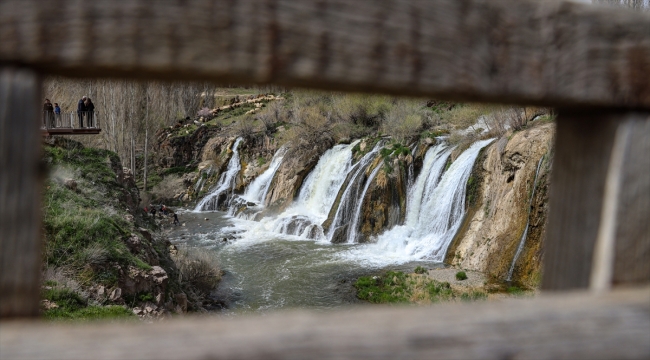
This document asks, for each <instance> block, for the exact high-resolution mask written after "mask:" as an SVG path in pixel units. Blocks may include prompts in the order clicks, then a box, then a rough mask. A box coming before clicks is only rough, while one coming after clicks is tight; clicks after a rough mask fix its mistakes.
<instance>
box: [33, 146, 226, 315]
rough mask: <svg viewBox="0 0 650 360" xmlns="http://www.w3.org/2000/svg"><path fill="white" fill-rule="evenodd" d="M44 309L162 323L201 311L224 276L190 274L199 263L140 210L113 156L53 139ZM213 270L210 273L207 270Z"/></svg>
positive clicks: (46, 217) (46, 197)
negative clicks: (174, 315) (176, 315)
mask: <svg viewBox="0 0 650 360" xmlns="http://www.w3.org/2000/svg"><path fill="white" fill-rule="evenodd" d="M45 162H46V163H47V164H48V166H49V169H50V171H49V176H48V178H47V180H46V187H45V192H44V207H43V208H44V233H45V254H44V257H45V258H44V265H43V267H44V268H43V270H44V278H45V281H44V286H43V298H44V300H43V310H44V314H45V316H46V317H47V318H52V319H58V318H63V319H70V318H71V319H74V318H106V317H109V318H112V317H130V316H133V314H135V315H139V316H140V317H163V316H169V315H170V314H172V313H179V314H180V313H184V312H186V311H202V310H203V307H204V304H205V305H206V306H209V305H211V301H210V299H209V298H208V296H207V295H208V294H209V291H210V289H209V288H207V289H206V286H205V284H204V283H206V282H207V283H209V287H214V286H215V284H216V282H217V281H218V278H219V277H220V275H221V274H220V270H218V269H216V268H212V269H210V271H211V272H210V271H204V272H203V273H201V276H207V277H208V278H209V279H207V281H206V280H205V279H204V280H202V281H203V283H201V279H198V277H197V275H196V274H193V273H192V271H194V270H196V269H195V268H196V267H197V266H195V265H193V266H190V267H192V269H188V266H187V264H191V263H192V262H195V263H196V264H202V265H205V266H208V265H211V264H210V263H209V260H206V259H197V258H193V257H192V255H188V254H189V253H188V252H187V251H183V250H182V249H181V250H180V251H179V249H177V248H176V247H174V246H172V245H171V243H170V242H169V241H167V240H165V238H164V236H162V235H161V233H160V232H159V231H158V229H159V226H160V222H161V221H163V222H166V221H169V220H168V219H155V218H151V217H150V216H149V215H147V214H145V213H144V212H143V211H142V210H141V209H140V208H139V207H138V205H139V201H140V198H139V191H138V188H137V187H136V186H135V182H134V181H133V177H132V176H131V174H130V173H129V171H128V169H124V168H123V167H122V164H121V162H120V159H119V158H118V157H117V155H116V154H115V153H113V152H111V151H108V150H100V149H94V148H88V147H84V146H83V145H81V144H80V143H78V142H75V141H71V140H66V139H60V138H53V139H49V140H48V141H47V143H46V144H45ZM208 268H209V266H208Z"/></svg>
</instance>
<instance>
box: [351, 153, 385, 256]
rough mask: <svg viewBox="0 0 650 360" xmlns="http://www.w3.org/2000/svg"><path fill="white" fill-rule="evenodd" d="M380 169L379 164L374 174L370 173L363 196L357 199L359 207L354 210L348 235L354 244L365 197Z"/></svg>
mask: <svg viewBox="0 0 650 360" xmlns="http://www.w3.org/2000/svg"><path fill="white" fill-rule="evenodd" d="M379 170H381V165H379V166H377V167H376V168H375V169H374V170H373V171H372V174H370V176H369V177H368V180H366V185H365V186H364V187H363V191H362V192H361V196H360V197H359V199H357V208H356V210H355V211H354V216H353V217H352V224H351V225H350V235H349V236H348V243H349V244H353V243H355V242H357V237H358V236H359V232H358V228H359V219H360V218H361V208H362V207H363V199H364V198H365V197H366V193H367V192H368V188H369V187H370V184H372V181H373V180H374V179H375V176H377V173H378V172H379Z"/></svg>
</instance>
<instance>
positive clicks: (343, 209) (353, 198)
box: [327, 141, 384, 242]
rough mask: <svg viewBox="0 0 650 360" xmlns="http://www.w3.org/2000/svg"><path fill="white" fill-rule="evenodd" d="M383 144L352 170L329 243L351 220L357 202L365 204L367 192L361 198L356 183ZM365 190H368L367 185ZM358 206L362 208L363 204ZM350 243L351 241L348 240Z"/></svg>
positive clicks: (378, 144) (380, 143)
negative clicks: (364, 198) (335, 233)
mask: <svg viewBox="0 0 650 360" xmlns="http://www.w3.org/2000/svg"><path fill="white" fill-rule="evenodd" d="M383 144H384V142H383V141H380V142H378V143H377V145H375V147H374V148H373V149H372V150H371V151H370V152H368V153H367V154H366V155H364V156H363V157H362V158H361V159H360V160H359V162H357V163H356V164H355V165H354V167H353V168H352V169H351V170H350V173H351V174H352V175H351V178H350V181H349V182H348V186H347V188H346V189H345V190H344V191H343V194H342V195H341V200H340V201H339V207H338V209H336V214H334V219H333V220H332V224H331V226H330V228H329V231H328V232H327V239H328V240H329V241H332V237H333V236H334V232H335V231H336V229H337V228H338V227H340V226H342V225H344V224H345V223H347V222H348V221H349V220H350V219H349V216H351V215H349V213H350V212H351V210H352V211H353V210H354V209H355V208H356V206H357V202H363V195H365V191H364V192H363V195H361V197H359V193H358V186H357V184H356V182H357V180H358V179H359V176H361V175H363V174H364V173H365V171H366V168H367V167H368V166H369V165H370V163H371V162H372V160H373V159H374V158H375V156H376V155H377V153H378V152H379V150H380V149H381V148H382V147H383ZM373 178H374V176H373ZM370 182H372V179H366V184H370ZM365 190H367V185H366V189H365ZM335 200H336V199H335ZM358 206H361V204H359V205H358ZM348 242H351V241H350V240H349V239H348Z"/></svg>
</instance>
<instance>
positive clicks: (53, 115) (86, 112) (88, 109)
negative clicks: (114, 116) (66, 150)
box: [43, 96, 95, 128]
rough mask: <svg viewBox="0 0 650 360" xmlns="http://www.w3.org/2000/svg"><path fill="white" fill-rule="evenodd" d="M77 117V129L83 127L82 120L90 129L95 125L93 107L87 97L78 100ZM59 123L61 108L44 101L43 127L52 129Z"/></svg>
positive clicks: (47, 100)
mask: <svg viewBox="0 0 650 360" xmlns="http://www.w3.org/2000/svg"><path fill="white" fill-rule="evenodd" d="M77 116H78V117H79V127H80V128H83V127H84V118H85V119H86V126H87V127H92V126H94V125H95V119H94V117H95V105H94V104H93V102H92V100H90V98H89V97H88V96H84V97H82V98H81V99H79V102H78V103H77ZM59 123H61V108H60V107H59V104H58V103H54V105H52V102H51V101H50V99H45V103H44V104H43V126H45V127H47V128H54V127H56V126H57V124H59Z"/></svg>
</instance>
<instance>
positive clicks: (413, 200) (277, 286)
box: [171, 139, 492, 313]
mask: <svg viewBox="0 0 650 360" xmlns="http://www.w3.org/2000/svg"><path fill="white" fill-rule="evenodd" d="M491 141H492V140H484V141H479V142H476V143H474V144H473V145H471V146H470V147H469V148H468V149H467V150H465V151H463V152H462V153H461V154H460V156H459V157H458V158H457V159H456V160H455V161H454V162H453V163H451V166H449V167H448V169H445V165H446V164H448V159H449V157H450V154H451V152H452V150H453V148H451V147H448V146H447V145H445V144H444V142H443V143H441V144H439V145H436V146H434V147H432V148H430V149H429V150H428V151H427V153H426V155H425V158H424V160H423V167H422V169H421V171H420V173H419V175H418V176H417V178H416V179H409V186H408V198H407V200H406V207H407V208H406V221H405V223H404V224H403V225H399V226H395V227H394V228H393V229H390V230H387V231H385V232H384V233H383V234H381V235H379V236H378V237H377V238H376V239H375V240H376V242H375V243H369V244H356V243H354V242H355V240H356V238H357V231H358V229H357V227H358V226H359V224H358V222H359V217H360V212H361V207H362V205H363V198H364V197H365V194H366V192H367V190H368V187H369V186H370V184H371V183H372V181H373V179H374V177H375V176H376V174H377V173H378V171H379V169H380V168H381V167H382V165H379V166H377V167H376V168H374V169H372V171H370V173H369V174H368V172H369V169H368V167H369V165H370V164H371V163H372V160H373V159H375V158H376V156H377V153H378V152H379V149H380V148H381V145H379V146H377V147H376V148H375V149H373V150H372V151H371V152H370V153H368V154H366V156H364V157H362V159H360V160H359V161H358V162H357V163H356V164H353V161H352V148H353V147H354V146H355V145H356V144H357V143H358V142H355V143H352V144H349V145H337V146H335V147H333V148H332V149H330V150H328V151H327V152H325V153H324V154H323V155H322V156H321V158H320V160H319V162H318V164H317V165H316V166H315V168H314V169H313V170H312V171H311V172H310V174H309V175H308V176H307V177H306V178H305V180H304V182H303V184H302V186H301V188H300V191H299V193H298V196H297V197H296V200H295V201H294V203H293V204H292V205H291V206H289V208H288V209H287V210H286V211H284V212H283V213H281V214H279V215H276V216H267V217H264V218H262V219H260V220H259V221H252V220H247V219H245V218H241V219H240V218H235V217H232V216H229V215H228V214H226V213H223V212H219V211H213V212H209V213H206V212H196V211H195V212H184V213H182V214H181V221H182V222H184V223H185V226H183V227H177V228H175V229H174V230H173V231H172V234H171V237H172V240H173V241H174V242H175V243H185V244H187V245H189V246H197V247H203V248H206V249H212V250H213V251H215V254H216V256H217V257H218V258H219V261H220V263H221V264H222V267H223V269H224V270H225V274H226V275H225V276H224V279H223V281H222V283H221V285H220V286H219V289H218V290H217V296H218V297H219V298H221V299H225V300H224V301H225V303H226V305H227V307H228V310H226V312H229V313H240V312H248V311H255V312H256V311H264V310H267V309H277V308H283V307H293V306H299V307H315V308H330V307H336V306H341V305H346V304H351V303H355V302H356V298H355V290H354V288H353V287H352V281H353V280H354V279H356V278H357V277H358V276H361V275H365V274H374V273H376V272H377V271H379V270H381V269H403V270H409V271H410V270H412V269H413V268H414V267H415V266H417V265H422V266H426V267H429V268H432V267H436V266H442V260H443V259H444V256H445V253H446V250H447V247H448V246H449V243H450V242H451V240H452V238H453V237H454V235H455V233H456V232H457V230H458V228H459V226H460V223H461V222H462V219H463V216H464V214H465V190H466V186H467V180H468V178H469V176H470V172H471V169H472V167H473V165H474V162H475V160H476V158H477V157H478V154H479V152H480V150H481V149H482V148H483V147H485V146H487V145H488V144H489V143H490V142H491ZM239 142H240V139H238V140H237V141H236V142H235V144H234V145H233V156H232V159H231V161H230V163H229V165H228V170H227V171H226V172H225V173H224V174H223V175H222V177H221V178H220V179H219V183H218V186H217V187H216V188H215V190H214V191H213V192H212V193H211V194H210V195H209V196H207V197H206V198H204V199H203V200H202V201H201V202H200V203H199V205H197V208H196V209H197V210H208V209H212V208H211V207H209V206H205V204H206V203H207V202H208V201H213V200H207V199H208V198H210V199H214V198H215V196H217V197H218V196H219V195H220V194H223V193H225V192H227V191H229V187H228V185H227V184H229V183H230V184H231V185H230V187H232V184H234V180H232V179H234V178H235V176H236V175H237V172H238V171H239V170H240V169H239V168H238V166H240V165H238V164H239V154H238V152H237V146H238V145H239ZM283 156H284V152H283V150H282V149H280V150H279V151H278V153H276V154H275V155H274V158H273V160H272V162H271V164H270V166H269V169H268V170H267V171H266V172H264V173H263V174H262V175H260V176H259V177H258V179H257V180H255V181H253V182H252V183H251V184H250V185H249V186H248V188H247V189H246V190H245V192H244V194H243V195H242V196H241V198H242V199H244V200H245V201H251V202H253V203H255V204H256V205H255V206H258V207H261V208H263V206H264V204H263V202H264V198H265V195H264V194H265V193H266V192H267V191H268V186H269V184H270V183H271V182H272V179H273V175H274V174H275V172H276V171H277V168H279V166H280V164H281V162H282V158H283ZM233 173H234V174H233ZM346 179H347V180H346ZM344 186H345V188H343V189H342V187H344ZM339 192H341V194H342V195H341V199H342V200H341V201H340V202H339V208H338V209H331V208H332V206H333V204H334V203H335V201H336V198H337V196H338V194H339ZM214 201H217V200H214ZM330 213H331V214H333V215H334V214H335V216H334V220H333V224H334V225H333V226H331V227H330V229H329V231H328V234H327V236H326V235H325V234H324V233H323V228H322V227H321V224H322V223H323V221H325V220H326V219H327V217H328V214H330ZM344 224H351V226H350V227H349V229H348V230H346V231H347V232H346V235H345V236H347V237H346V239H347V241H345V243H344V244H333V243H332V242H330V240H331V231H333V228H335V226H338V227H342V226H343V225H344Z"/></svg>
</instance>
